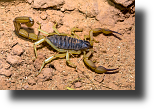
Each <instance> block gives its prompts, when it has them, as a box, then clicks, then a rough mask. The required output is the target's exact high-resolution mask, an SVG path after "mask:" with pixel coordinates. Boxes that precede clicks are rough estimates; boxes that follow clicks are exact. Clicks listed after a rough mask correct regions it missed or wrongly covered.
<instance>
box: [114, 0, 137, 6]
mask: <svg viewBox="0 0 155 110" xmlns="http://www.w3.org/2000/svg"><path fill="white" fill-rule="evenodd" d="M133 1H135V0H115V2H116V3H119V4H122V5H123V6H126V7H127V6H128V5H130V4H131V3H132V2H133Z"/></svg>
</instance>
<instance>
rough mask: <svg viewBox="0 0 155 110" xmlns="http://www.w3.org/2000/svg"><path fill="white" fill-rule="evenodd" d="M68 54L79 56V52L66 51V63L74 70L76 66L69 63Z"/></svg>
mask: <svg viewBox="0 0 155 110" xmlns="http://www.w3.org/2000/svg"><path fill="white" fill-rule="evenodd" d="M69 53H70V54H80V53H81V51H74V50H70V51H67V53H66V61H67V63H68V64H69V65H70V66H71V67H73V68H76V67H77V66H76V65H74V64H73V63H72V62H70V60H69Z"/></svg>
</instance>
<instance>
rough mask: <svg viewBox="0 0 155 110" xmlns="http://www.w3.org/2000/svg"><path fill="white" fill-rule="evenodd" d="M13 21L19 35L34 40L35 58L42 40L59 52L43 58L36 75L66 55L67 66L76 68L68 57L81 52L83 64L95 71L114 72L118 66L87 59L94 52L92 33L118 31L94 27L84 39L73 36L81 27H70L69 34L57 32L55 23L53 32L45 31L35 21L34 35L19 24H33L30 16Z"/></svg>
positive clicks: (107, 33) (30, 25) (106, 33)
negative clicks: (97, 63) (108, 66)
mask: <svg viewBox="0 0 155 110" xmlns="http://www.w3.org/2000/svg"><path fill="white" fill-rule="evenodd" d="M13 23H14V27H15V31H16V32H17V33H18V34H19V35H21V36H22V37H25V38H28V39H31V40H34V41H36V42H35V43H34V52H35V57H36V58H37V45H39V44H41V43H43V42H47V43H48V44H49V45H50V46H51V47H52V48H53V49H54V50H56V51H58V52H59V53H58V54H56V55H53V56H51V57H49V58H47V59H45V60H44V62H43V63H42V66H41V68H40V70H39V72H38V73H37V75H39V74H40V72H41V71H42V69H43V68H44V66H45V65H46V64H47V63H49V62H51V61H52V60H54V59H56V58H64V57H66V62H67V63H68V64H69V66H71V67H73V68H76V67H77V66H76V65H75V64H73V63H72V62H71V61H70V58H69V57H70V55H72V54H75V55H80V54H81V53H82V52H83V54H84V55H83V61H84V63H85V65H86V66H87V67H88V68H90V69H91V70H92V71H94V72H96V73H106V72H114V71H116V70H117V71H118V68H116V69H106V68H105V67H103V66H98V67H97V66H96V65H95V63H94V62H93V61H91V60H89V57H90V56H91V54H92V53H93V52H94V51H93V42H94V41H95V39H93V34H98V33H103V34H105V35H109V34H110V35H111V34H113V33H117V34H120V33H118V32H115V31H112V30H109V29H104V28H95V29H92V30H90V31H89V35H86V36H84V40H81V39H78V38H75V36H77V35H76V34H75V32H79V31H82V29H79V28H72V29H71V35H69V34H65V33H59V31H58V30H57V29H56V25H57V23H56V24H55V25H54V26H53V30H54V32H53V33H47V32H46V31H44V30H42V29H41V24H40V23H38V22H37V23H38V24H39V28H38V35H36V34H34V33H28V32H27V31H26V30H25V29H22V28H21V24H25V25H26V26H27V27H32V26H33V24H34V20H33V19H32V18H31V17H26V16H21V17H16V18H15V19H14V20H13ZM40 32H42V33H44V34H46V35H47V36H44V35H40ZM77 37H78V36H77ZM87 39H89V41H87ZM37 75H36V76H37Z"/></svg>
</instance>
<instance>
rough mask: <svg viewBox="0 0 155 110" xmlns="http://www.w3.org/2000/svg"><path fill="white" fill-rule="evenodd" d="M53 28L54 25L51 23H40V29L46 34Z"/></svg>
mask: <svg viewBox="0 0 155 110" xmlns="http://www.w3.org/2000/svg"><path fill="white" fill-rule="evenodd" d="M53 26H54V23H52V22H48V23H42V26H41V29H42V30H44V31H46V32H47V33H52V32H53Z"/></svg>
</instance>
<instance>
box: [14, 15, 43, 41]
mask: <svg viewBox="0 0 155 110" xmlns="http://www.w3.org/2000/svg"><path fill="white" fill-rule="evenodd" d="M13 23H14V27H15V30H16V32H17V33H18V34H19V35H21V36H23V37H26V38H28V39H32V40H38V39H39V38H42V36H41V37H39V38H38V36H37V35H36V34H34V33H28V32H27V31H26V30H24V29H21V24H25V25H26V26H27V27H32V26H33V24H34V20H33V19H32V18H31V17H16V18H15V19H14V20H13Z"/></svg>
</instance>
